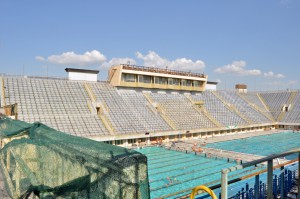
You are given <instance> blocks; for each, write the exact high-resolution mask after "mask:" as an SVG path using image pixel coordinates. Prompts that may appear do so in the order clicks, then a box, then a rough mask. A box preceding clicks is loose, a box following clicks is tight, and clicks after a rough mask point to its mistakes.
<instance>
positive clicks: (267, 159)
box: [221, 148, 300, 199]
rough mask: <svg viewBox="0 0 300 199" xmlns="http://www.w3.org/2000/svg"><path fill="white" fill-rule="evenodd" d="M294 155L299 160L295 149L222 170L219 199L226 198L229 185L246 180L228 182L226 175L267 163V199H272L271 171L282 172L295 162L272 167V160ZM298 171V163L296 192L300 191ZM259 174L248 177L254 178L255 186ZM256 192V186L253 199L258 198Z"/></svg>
mask: <svg viewBox="0 0 300 199" xmlns="http://www.w3.org/2000/svg"><path fill="white" fill-rule="evenodd" d="M294 153H298V160H299V159H300V148H297V149H293V150H290V151H287V152H283V153H280V154H273V155H270V156H267V157H264V158H261V159H258V160H254V161H251V162H246V163H244V164H241V165H236V166H233V167H229V168H225V169H222V171H221V199H227V198H228V185H229V184H231V183H234V182H238V181H241V180H244V179H246V178H239V179H235V180H231V181H228V173H230V172H233V171H237V170H241V169H244V168H247V167H250V166H255V165H257V164H260V163H263V162H267V170H266V171H267V199H273V170H274V169H277V168H280V169H281V170H283V169H284V166H285V165H287V164H290V163H292V162H295V161H296V160H292V161H289V162H286V163H284V164H278V165H276V166H273V160H274V159H277V158H280V157H285V156H287V155H291V154H294ZM299 171H300V164H299V162H298V190H300V182H299V180H300V172H299ZM259 174H260V173H257V174H255V175H251V176H249V178H250V177H253V176H255V181H256V184H257V185H258V184H259ZM281 182H282V183H283V180H282V181H281ZM281 186H282V187H283V186H284V184H281ZM258 190H259V187H258V186H256V187H255V190H254V193H255V199H257V198H259V191H258ZM282 190H283V189H282ZM297 198H298V199H300V194H299V193H298V195H297Z"/></svg>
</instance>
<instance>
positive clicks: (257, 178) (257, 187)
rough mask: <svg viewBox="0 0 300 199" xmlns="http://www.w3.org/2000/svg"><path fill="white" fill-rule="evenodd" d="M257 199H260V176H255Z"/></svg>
mask: <svg viewBox="0 0 300 199" xmlns="http://www.w3.org/2000/svg"><path fill="white" fill-rule="evenodd" d="M255 199H259V175H257V176H255Z"/></svg>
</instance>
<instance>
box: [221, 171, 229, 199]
mask: <svg viewBox="0 0 300 199" xmlns="http://www.w3.org/2000/svg"><path fill="white" fill-rule="evenodd" d="M227 191H228V169H223V170H222V171H221V199H227V198H228V192H227Z"/></svg>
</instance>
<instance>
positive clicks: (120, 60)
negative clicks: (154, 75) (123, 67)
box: [101, 57, 136, 69]
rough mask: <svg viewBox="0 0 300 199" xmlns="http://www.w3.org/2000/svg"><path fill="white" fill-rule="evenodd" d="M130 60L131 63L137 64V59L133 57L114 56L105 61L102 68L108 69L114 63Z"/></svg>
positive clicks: (118, 63) (123, 62)
mask: <svg viewBox="0 0 300 199" xmlns="http://www.w3.org/2000/svg"><path fill="white" fill-rule="evenodd" d="M128 62H130V64H131V65H136V61H135V60H134V59H132V58H128V57H127V58H112V59H111V60H110V61H109V62H105V63H103V64H102V65H101V68H102V69H108V68H109V67H111V66H114V65H120V64H127V63H128Z"/></svg>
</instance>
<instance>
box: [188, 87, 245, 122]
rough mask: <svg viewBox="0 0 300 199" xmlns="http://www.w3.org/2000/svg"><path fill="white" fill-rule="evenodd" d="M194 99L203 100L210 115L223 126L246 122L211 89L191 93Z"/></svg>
mask: <svg viewBox="0 0 300 199" xmlns="http://www.w3.org/2000/svg"><path fill="white" fill-rule="evenodd" d="M192 98H193V99H194V100H196V101H199V100H202V101H204V107H205V108H206V109H207V110H208V112H209V113H210V114H211V116H212V117H213V118H214V119H216V120H217V121H219V122H220V123H221V124H223V125H224V126H241V125H247V122H246V121H245V120H244V119H242V118H241V117H240V116H239V115H237V114H236V113H235V112H233V111H231V110H229V109H228V108H227V107H226V106H225V105H224V104H223V102H222V101H221V100H219V99H218V98H217V97H216V96H214V94H212V93H211V91H206V92H202V93H199V94H196V95H192Z"/></svg>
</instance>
